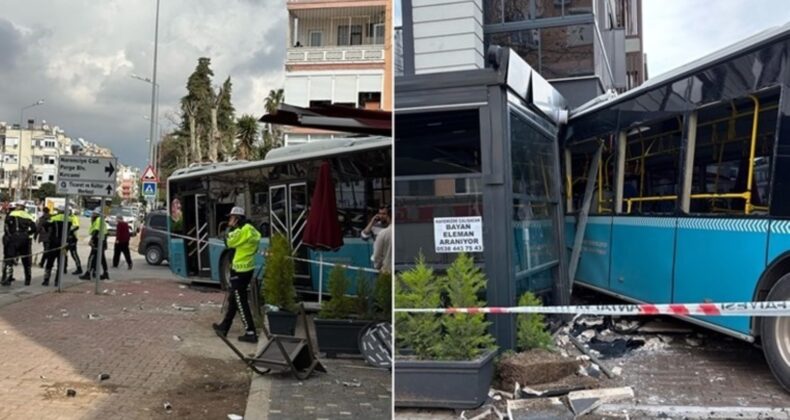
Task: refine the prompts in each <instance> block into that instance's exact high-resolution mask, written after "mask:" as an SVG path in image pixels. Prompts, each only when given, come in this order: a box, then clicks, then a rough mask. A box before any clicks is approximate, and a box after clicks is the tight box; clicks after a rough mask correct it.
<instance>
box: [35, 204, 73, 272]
mask: <svg viewBox="0 0 790 420" xmlns="http://www.w3.org/2000/svg"><path fill="white" fill-rule="evenodd" d="M57 210H58V214H56V215H54V216H52V217H50V218H49V223H47V233H48V234H49V235H48V236H49V243H48V244H47V246H46V249H47V252H46V253H45V254H44V259H45V261H46V262H45V263H44V264H45V265H44V282H43V283H41V285H42V286H49V279H50V278H51V277H52V267H53V266H55V286H57V285H58V284H59V283H60V271H59V270H58V267H59V266H60V258H61V256H63V258H66V255H65V253H64V252H63V250H62V249H60V246H61V241H62V240H63V223H68V225H67V226H66V229H67V230H70V229H71V223H70V222H69V217H68V216H67V215H66V214H64V211H63V207H62V206H58V208H57Z"/></svg>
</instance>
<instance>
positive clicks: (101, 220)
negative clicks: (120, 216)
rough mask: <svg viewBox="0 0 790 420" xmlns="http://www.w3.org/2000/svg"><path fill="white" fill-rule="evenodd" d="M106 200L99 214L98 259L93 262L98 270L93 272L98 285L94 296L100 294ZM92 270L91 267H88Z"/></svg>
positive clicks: (102, 201)
mask: <svg viewBox="0 0 790 420" xmlns="http://www.w3.org/2000/svg"><path fill="white" fill-rule="evenodd" d="M104 206H105V204H104V198H103V197H102V199H101V207H99V208H100V209H101V214H99V243H98V244H96V258H95V259H94V260H93V263H94V264H95V265H96V269H95V270H93V281H94V282H95V283H96V288H95V289H94V294H97V295H98V294H99V268H100V267H102V265H101V262H102V252H104ZM88 269H89V270H90V267H88Z"/></svg>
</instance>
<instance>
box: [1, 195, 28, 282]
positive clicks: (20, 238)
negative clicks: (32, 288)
mask: <svg viewBox="0 0 790 420" xmlns="http://www.w3.org/2000/svg"><path fill="white" fill-rule="evenodd" d="M14 207H16V209H15V210H14V211H12V212H11V213H9V214H8V216H6V219H5V235H4V236H3V276H2V279H1V280H0V285H3V286H9V285H10V284H11V282H13V281H15V279H14V260H15V259H17V258H21V259H22V267H23V268H24V270H25V286H28V285H30V279H31V270H30V265H31V255H30V254H31V253H32V252H31V251H32V250H31V248H32V240H31V238H30V237H31V235H33V234H34V233H35V232H36V222H35V219H34V218H33V216H32V215H31V214H30V213H28V212H27V211H26V210H25V203H23V202H21V201H18V202H16V203H15V206H14Z"/></svg>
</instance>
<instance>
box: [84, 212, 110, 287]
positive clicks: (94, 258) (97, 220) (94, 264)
mask: <svg viewBox="0 0 790 420" xmlns="http://www.w3.org/2000/svg"><path fill="white" fill-rule="evenodd" d="M100 215H101V207H97V208H96V209H95V210H93V214H92V215H91V227H90V229H89V230H88V234H90V235H91V244H90V245H91V253H90V255H89V256H88V268H87V270H86V271H85V274H83V275H81V276H80V277H79V278H80V279H82V280H90V279H91V277H92V275H93V274H94V273H96V271H98V265H99V249H98V247H99V229H101V231H102V234H103V235H104V241H103V242H102V253H101V266H102V270H103V271H104V274H102V275H101V277H99V278H100V279H102V280H108V279H109V278H110V274H109V273H108V272H107V258H106V257H105V256H104V253H105V252H106V251H107V223H102V219H101V217H99V216H100Z"/></svg>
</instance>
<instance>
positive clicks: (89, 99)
mask: <svg viewBox="0 0 790 420" xmlns="http://www.w3.org/2000/svg"><path fill="white" fill-rule="evenodd" d="M155 9H156V1H155V0H0V10H2V13H0V121H6V122H9V123H16V122H17V121H18V120H19V111H20V108H21V107H23V106H25V105H28V104H31V103H33V102H35V101H37V100H38V99H40V98H44V99H45V102H46V103H45V105H43V106H39V107H35V108H31V109H28V110H27V111H25V119H28V118H35V119H36V120H37V121H40V120H42V119H43V120H46V121H47V122H48V123H50V124H54V125H58V126H60V127H61V128H63V129H64V130H66V132H67V133H68V134H69V135H70V136H72V137H82V138H85V139H86V140H89V141H93V142H95V143H98V144H100V145H103V146H108V147H110V148H112V150H113V151H114V152H115V154H116V155H117V156H118V157H119V158H120V160H121V161H122V162H124V163H128V164H133V165H138V166H144V165H145V163H146V160H147V149H146V143H145V141H146V139H147V138H148V130H149V126H148V121H147V120H145V119H144V118H143V116H144V115H149V113H150V103H151V102H150V101H151V89H150V85H148V84H146V83H144V82H141V81H137V80H134V79H132V78H131V77H130V75H131V74H134V73H136V74H139V75H142V76H145V77H148V76H150V75H151V73H152V65H153V39H154V16H155ZM286 32H287V13H286V10H285V0H162V1H161V10H160V23H159V67H158V78H159V84H160V86H161V95H160V96H161V97H160V103H161V105H160V111H161V112H160V114H165V113H167V112H168V111H171V112H172V111H174V110H177V107H178V101H179V99H180V98H181V97H182V96H184V95H185V94H186V90H185V85H186V79H187V77H188V76H189V74H190V73H191V72H192V70H194V68H195V65H196V63H197V59H198V57H202V56H207V57H211V63H212V69H213V70H214V75H215V79H214V80H215V83H216V84H220V83H222V81H223V80H224V79H225V77H227V76H231V79H232V81H233V104H234V105H235V107H236V112H237V114H238V115H240V114H242V113H251V114H254V115H256V116H260V115H262V114H263V98H264V97H265V96H266V94H267V92H268V91H269V89H274V88H280V87H282V84H283V72H284V60H285V43H286ZM162 123H163V125H165V126H167V125H169V123H167V122H166V120H165V119H164V118H163V119H162Z"/></svg>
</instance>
